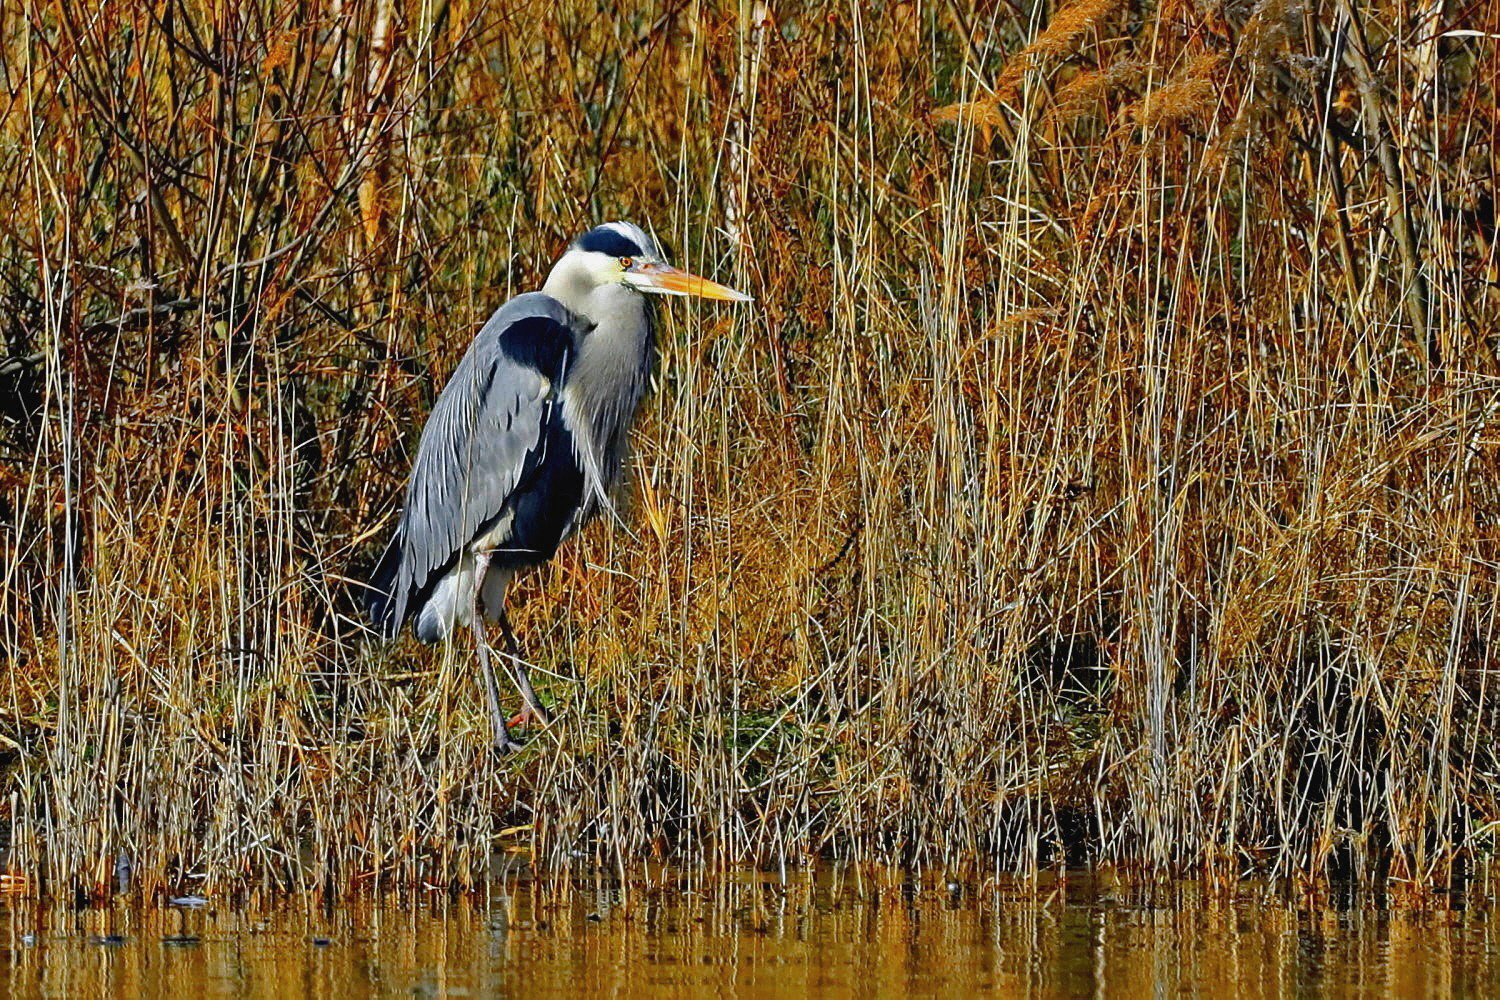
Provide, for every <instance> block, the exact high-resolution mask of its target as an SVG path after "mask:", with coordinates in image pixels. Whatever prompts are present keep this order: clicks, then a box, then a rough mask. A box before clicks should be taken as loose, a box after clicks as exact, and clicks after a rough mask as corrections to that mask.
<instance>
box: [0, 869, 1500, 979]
mask: <svg viewBox="0 0 1500 1000" xmlns="http://www.w3.org/2000/svg"><path fill="white" fill-rule="evenodd" d="M1490 916H1491V912H1490V909H1489V907H1488V905H1471V906H1470V908H1468V909H1426V910H1414V909H1377V908H1373V907H1371V906H1369V905H1363V906H1362V905H1355V904H1348V905H1345V906H1342V907H1338V908H1329V907H1323V908H1309V907H1306V906H1300V905H1299V904H1297V903H1295V902H1289V901H1287V900H1285V899H1282V898H1280V897H1277V896H1276V895H1275V894H1273V893H1270V892H1268V891H1266V890H1264V889H1251V888H1245V889H1242V890H1241V891H1240V892H1239V894H1238V895H1237V896H1235V897H1234V898H1228V899H1223V898H1221V899H1217V900H1216V899H1212V898H1206V897H1204V896H1203V895H1202V894H1201V893H1198V892H1197V891H1196V890H1195V889H1194V887H1192V886H1190V885H1181V884H1179V885H1178V886H1175V887H1173V888H1171V889H1170V890H1166V891H1163V890H1160V889H1158V890H1150V889H1146V888H1139V887H1137V888H1131V887H1129V886H1123V885H1121V884H1119V883H1116V882H1113V881H1109V880H1103V879H1101V880H1079V879H1071V880H1069V881H1068V882H1066V883H1064V884H1057V883H1053V884H1050V885H1049V884H1045V883H1044V884H1042V885H1041V886H1039V887H1031V886H1030V885H1027V886H1024V887H1023V886H1007V887H1002V888H995V887H993V886H989V887H981V886H978V885H975V884H972V883H969V884H964V885H958V884H954V883H944V882H942V881H941V880H936V881H934V880H930V879H929V880H926V881H924V882H921V883H918V882H914V881H907V882H902V881H901V880H900V879H899V878H895V877H891V876H889V875H887V876H884V877H880V876H877V877H871V876H869V875H868V874H866V875H864V876H859V875H857V874H856V873H855V872H852V871H849V870H843V871H839V870H834V871H827V870H825V871H823V872H821V873H819V874H818V875H816V876H805V875H804V876H792V877H789V879H788V880H787V882H786V883H785V884H783V883H782V882H781V881H780V880H778V879H777V878H776V877H774V876H766V875H748V874H747V875H737V876H727V877H725V876H720V877H716V878H712V879H701V880H695V879H692V878H689V877H687V876H683V875H680V874H679V875H675V876H672V877H670V878H666V877H663V876H662V875H659V874H658V875H657V876H656V877H655V878H653V879H651V880H649V883H638V884H634V885H632V886H631V887H630V888H629V889H628V891H623V892H622V891H621V890H620V889H619V887H618V883H614V882H610V881H604V880H574V881H571V882H565V881H559V880H552V881H543V880H525V879H523V880H512V881H510V882H506V883H497V884H496V886H495V887H494V888H493V889H491V891H490V892H489V893H488V894H486V895H475V896H450V895H448V894H446V893H441V894H439V893H431V894H420V895H416V896H406V897H399V896H395V895H392V896H382V897H376V898H363V899H354V900H350V901H348V902H345V903H341V904H339V905H338V906H336V907H334V908H332V909H324V908H322V907H319V906H316V905H313V904H312V903H311V901H309V900H296V899H294V900H285V899H284V900H281V901H279V902H278V903H276V904H274V905H261V906H257V905H255V904H254V903H253V902H252V903H249V904H246V905H241V906H238V907H231V906H225V905H214V904H212V903H211V904H210V905H209V906H207V907H204V908H201V909H184V908H176V907H156V906H151V907H145V906H126V905H116V906H113V907H107V908H94V909H85V910H67V909H62V908H57V907H46V906H42V905H40V904H26V903H23V902H21V901H13V902H12V903H11V904H10V906H9V907H8V908H7V909H6V910H5V911H4V918H3V921H0V948H3V954H0V991H3V992H4V993H5V994H6V995H9V996H28V995H50V996H139V995H149V996H161V995H167V994H170V993H181V994H182V995H184V996H197V995H199V994H206V995H210V996H243V997H284V996H339V997H344V996H347V997H360V996H371V995H386V994H403V995H408V996H410V995H416V996H465V995H467V996H497V995H509V996H521V995H525V996H576V995H589V996H635V995H641V994H647V993H649V994H652V995H660V996H700V995H703V994H705V993H718V994H733V995H742V996H756V997H779V996H786V997H800V996H806V995H809V994H817V995H824V996H834V997H866V996H904V995H913V994H920V995H934V994H951V995H953V996H955V997H957V996H966V995H971V994H975V993H986V994H989V995H997V996H1027V997H1052V996H1089V995H1097V996H1111V997H1137V996H1151V995H1156V996H1161V995H1179V996H1210V997H1217V998H1228V997H1283V996H1286V997H1290V996H1309V995H1338V996H1382V997H1383V996H1441V995H1495V994H1496V993H1497V989H1500V956H1497V944H1500V935H1497V934H1496V932H1495V930H1494V927H1493V924H1492V922H1491V919H1490Z"/></svg>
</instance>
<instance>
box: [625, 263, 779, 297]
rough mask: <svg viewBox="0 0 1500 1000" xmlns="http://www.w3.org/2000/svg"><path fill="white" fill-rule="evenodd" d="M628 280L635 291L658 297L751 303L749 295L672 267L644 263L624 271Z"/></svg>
mask: <svg viewBox="0 0 1500 1000" xmlns="http://www.w3.org/2000/svg"><path fill="white" fill-rule="evenodd" d="M625 281H626V283H627V284H629V285H630V286H631V287H633V288H638V289H640V290H641V291H643V292H650V293H652V294H655V295H696V296H698V297H699V298H704V299H718V300H720V301H721V302H750V301H751V298H750V296H748V295H746V294H745V293H744V292H737V291H735V290H734V289H733V288H730V287H729V286H727V285H721V284H719V283H718V282H716V281H709V280H708V279H707V278H700V277H698V276H697V275H696V274H689V273H687V272H686V271H679V270H678V269H677V268H675V267H672V266H671V265H670V264H660V263H657V262H654V261H653V262H650V263H641V264H637V265H635V266H634V267H632V268H631V269H630V270H628V271H626V272H625Z"/></svg>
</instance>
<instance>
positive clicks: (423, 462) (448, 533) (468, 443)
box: [387, 292, 584, 628]
mask: <svg viewBox="0 0 1500 1000" xmlns="http://www.w3.org/2000/svg"><path fill="white" fill-rule="evenodd" d="M522 323H533V324H536V323H542V324H556V325H557V326H559V327H561V328H563V329H564V330H566V331H569V333H570V337H571V341H572V343H571V348H572V350H569V351H568V356H567V357H566V358H565V359H564V361H563V363H564V364H567V363H569V362H570V361H571V357H572V355H573V354H574V353H575V352H576V346H577V341H578V338H579V337H580V336H581V335H582V334H583V332H584V330H582V329H580V325H581V321H580V320H579V319H578V318H577V317H575V316H574V315H573V314H572V313H571V312H569V311H568V310H567V309H566V308H565V307H564V306H563V305H562V304H561V303H559V302H558V301H556V300H555V299H553V298H551V297H549V296H547V295H543V294H541V293H539V292H532V293H528V294H524V295H519V296H517V297H516V298H514V299H511V300H510V301H509V302H507V303H506V304H505V305H504V306H502V307H501V308H500V309H499V310H497V311H496V312H495V314H494V315H493V316H491V317H490V319H489V321H488V322H487V323H485V325H484V326H483V327H482V328H481V329H480V331H479V333H478V334H477V335H476V336H475V338H474V341H473V343H471V344H470V345H469V349H468V351H467V352H466V353H465V354H464V357H463V360H461V361H460V362H459V364H458V367H457V368H456V369H455V370H454V372H453V376H452V378H450V379H449V381H448V384H447V385H446V386H444V388H443V391H442V393H441V394H440V395H439V396H438V400H437V402H436V403H435V404H434V406H433V409H432V415H431V416H430V417H429V418H428V420H427V425H426V426H425V427H424V428H423V430H422V438H421V442H420V443H419V444H418V446H417V458H416V462H415V463H414V465H413V467H412V474H411V479H410V482H409V485H408V487H407V493H406V506H405V509H404V510H403V512H402V515H401V523H400V527H399V528H398V532H397V541H396V545H397V546H399V553H400V554H399V559H400V562H399V565H398V566H397V567H396V569H395V574H394V578H393V579H392V580H391V581H390V589H389V591H388V592H389V595H390V606H389V609H388V615H387V621H388V622H389V624H390V625H391V626H393V627H395V628H399V627H400V625H401V623H402V622H404V621H405V620H406V618H407V616H408V615H409V614H410V613H412V612H414V611H415V610H417V609H416V608H415V607H414V606H413V602H414V601H415V600H417V599H418V598H419V597H420V594H421V592H422V590H423V589H424V588H425V587H427V586H429V584H430V582H431V581H432V579H433V575H434V574H435V573H437V572H438V571H439V570H442V569H443V568H444V567H446V566H448V565H449V564H451V563H452V562H453V561H454V560H455V558H456V557H458V556H459V554H460V553H461V552H462V550H463V549H464V548H465V547H466V546H468V545H469V544H470V543H471V542H472V541H474V539H475V538H476V537H477V536H478V535H479V534H480V533H481V532H482V531H483V530H484V529H485V528H486V526H487V525H489V524H490V523H491V522H493V521H494V520H495V519H496V518H497V517H499V516H500V515H501V514H502V513H503V512H504V508H505V504H506V501H507V500H508V499H509V498H510V496H511V494H512V492H513V491H514V490H515V488H516V485H517V483H518V482H519V481H520V478H521V475H522V473H523V471H524V468H525V463H526V457H527V455H528V454H529V453H530V452H531V451H532V450H533V449H535V448H537V447H538V445H539V443H540V440H541V436H542V433H543V428H544V425H545V423H546V420H547V413H548V410H549V408H550V407H553V406H556V405H558V397H559V393H560V391H561V389H562V386H561V385H560V384H554V380H553V379H550V378H548V376H547V374H546V373H545V371H544V370H543V369H541V368H538V367H537V366H535V365H534V364H530V363H527V362H526V361H525V360H523V359H518V358H515V357H513V356H511V355H509V354H507V352H506V351H505V350H504V349H503V347H502V344H501V336H502V334H504V333H505V332H506V331H507V330H509V329H511V328H513V327H515V326H516V325H517V324H522ZM557 381H558V382H560V381H561V380H560V379H558V380H557Z"/></svg>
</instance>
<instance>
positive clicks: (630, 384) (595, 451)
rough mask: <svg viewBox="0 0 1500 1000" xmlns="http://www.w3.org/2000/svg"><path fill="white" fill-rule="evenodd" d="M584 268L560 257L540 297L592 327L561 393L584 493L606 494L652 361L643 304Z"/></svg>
mask: <svg viewBox="0 0 1500 1000" xmlns="http://www.w3.org/2000/svg"><path fill="white" fill-rule="evenodd" d="M587 264H588V261H586V260H580V259H579V257H578V256H577V255H574V254H564V255H563V258H562V259H561V260H559V261H558V262H557V264H556V266H554V267H553V268H552V273H551V274H550V275H548V276H547V283H546V284H545V285H543V286H542V291H544V292H545V293H546V294H548V295H550V296H552V297H553V298H555V299H557V300H558V301H559V302H561V303H562V304H563V305H564V306H566V307H567V308H568V309H569V310H570V311H571V312H572V313H574V314H575V315H577V316H578V317H580V318H581V319H583V320H585V321H586V322H588V323H591V324H593V329H592V330H590V331H589V332H587V333H585V334H583V335H582V337H581V338H580V340H579V344H578V358H577V360H576V361H574V363H573V370H572V371H571V372H570V373H569V374H568V378H567V383H566V385H565V387H564V389H563V396H564V413H565V415H566V417H567V419H568V421H569V423H570V424H571V425H572V428H573V433H574V435H575V437H578V438H580V439H581V440H580V441H579V444H580V445H582V447H583V450H584V451H585V452H586V454H585V455H583V456H582V457H583V458H584V459H585V466H586V467H588V466H591V468H587V472H588V473H589V474H590V478H591V479H593V480H594V482H593V483H592V484H591V487H592V488H591V489H590V492H591V493H595V494H596V495H597V494H603V493H607V492H608V491H609V489H610V488H611V487H612V486H613V485H614V483H615V481H616V479H618V478H619V473H620V465H621V459H622V457H623V455H624V453H625V444H626V438H627V436H628V433H629V430H630V425H631V423H632V421H634V419H635V412H636V409H637V407H639V405H640V402H641V397H642V396H643V395H645V392H646V382H647V380H648V379H649V378H650V377H651V365H652V363H653V361H654V359H655V343H654V340H653V338H652V334H651V315H650V311H649V307H648V305H647V303H646V297H645V296H644V295H642V294H641V293H640V292H637V291H636V290H634V289H633V288H630V287H629V286H627V285H625V284H623V283H621V282H619V281H603V282H601V281H600V280H599V278H598V277H597V276H596V275H595V274H593V273H592V272H591V271H590V270H589V268H588V266H587Z"/></svg>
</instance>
